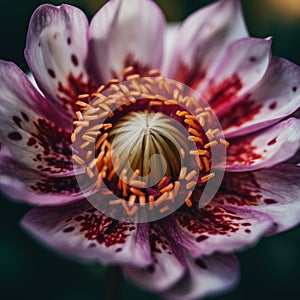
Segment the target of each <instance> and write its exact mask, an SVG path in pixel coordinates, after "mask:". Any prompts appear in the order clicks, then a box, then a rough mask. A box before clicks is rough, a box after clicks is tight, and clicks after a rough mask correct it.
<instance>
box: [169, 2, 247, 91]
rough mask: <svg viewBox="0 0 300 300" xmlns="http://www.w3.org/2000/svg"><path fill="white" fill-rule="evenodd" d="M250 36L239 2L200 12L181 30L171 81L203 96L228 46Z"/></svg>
mask: <svg viewBox="0 0 300 300" xmlns="http://www.w3.org/2000/svg"><path fill="white" fill-rule="evenodd" d="M246 36H248V33H247V29H246V27H245V24H244V20H243V16H242V12H241V6H240V3H239V2H238V1H236V0H229V1H228V0H222V1H217V2H216V3H214V4H211V5H209V6H207V7H205V8H203V9H200V10H199V11H197V12H195V13H193V14H192V15H191V16H189V17H188V18H187V20H186V21H185V22H184V23H183V24H182V26H181V27H180V30H179V32H178V35H177V44H176V47H174V52H173V55H172V62H171V64H170V67H169V68H170V69H169V71H168V73H167V75H168V77H169V78H174V79H175V80H178V81H180V82H183V83H185V84H187V85H188V86H190V87H192V88H194V89H197V90H199V91H200V92H201V91H202V86H200V85H201V84H202V83H208V81H209V80H210V79H211V77H212V76H213V75H214V72H215V70H216V67H217V66H218V64H219V62H220V59H221V57H222V56H223V55H224V53H225V51H226V49H227V46H228V45H229V44H230V43H231V42H233V41H234V40H237V39H240V38H243V37H246ZM204 85H205V84H204Z"/></svg>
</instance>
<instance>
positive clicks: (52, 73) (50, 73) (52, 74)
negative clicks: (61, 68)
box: [48, 69, 56, 79]
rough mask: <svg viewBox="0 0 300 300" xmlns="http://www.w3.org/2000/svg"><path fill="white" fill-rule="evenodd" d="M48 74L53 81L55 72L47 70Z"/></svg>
mask: <svg viewBox="0 0 300 300" xmlns="http://www.w3.org/2000/svg"><path fill="white" fill-rule="evenodd" d="M48 74H49V75H50V77H52V78H53V79H55V77H56V75H55V72H54V71H53V70H52V69H48Z"/></svg>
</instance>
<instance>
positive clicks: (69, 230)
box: [63, 226, 75, 232]
mask: <svg viewBox="0 0 300 300" xmlns="http://www.w3.org/2000/svg"><path fill="white" fill-rule="evenodd" d="M74 229H75V228H74V227H73V226H70V227H67V228H65V229H64V230H63V232H72V231H73V230H74Z"/></svg>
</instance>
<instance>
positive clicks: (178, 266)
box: [123, 223, 186, 292]
mask: <svg viewBox="0 0 300 300" xmlns="http://www.w3.org/2000/svg"><path fill="white" fill-rule="evenodd" d="M169 226H172V225H171V224H169ZM169 228H170V227H169ZM169 228H168V229H169ZM168 229H167V230H162V229H161V228H160V226H158V225H157V224H155V223H153V224H152V225H150V229H149V233H148V234H149V240H150V246H151V254H152V258H153V261H152V263H151V264H150V265H148V266H147V267H146V268H132V267H124V268H123V269H124V271H125V275H126V276H127V277H128V278H129V279H131V280H133V281H134V282H135V283H137V284H138V285H139V286H141V287H142V288H145V289H148V290H150V291H156V292H162V291H165V290H167V289H168V288H170V287H171V286H173V285H174V284H175V283H176V282H177V281H178V280H179V279H180V278H181V277H182V276H183V275H184V272H185V269H186V263H185V259H184V255H183V252H182V250H181V249H180V248H179V247H178V245H176V244H175V243H174V241H173V240H172V239H170V237H169V236H168V235H167V232H168Z"/></svg>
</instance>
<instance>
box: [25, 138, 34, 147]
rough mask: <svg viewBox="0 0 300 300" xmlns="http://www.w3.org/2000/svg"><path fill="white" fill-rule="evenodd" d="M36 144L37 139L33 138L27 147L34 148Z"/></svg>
mask: <svg viewBox="0 0 300 300" xmlns="http://www.w3.org/2000/svg"><path fill="white" fill-rule="evenodd" d="M35 144H36V139H35V138H33V137H31V138H30V139H29V140H28V142H27V145H28V146H33V145H35Z"/></svg>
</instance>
